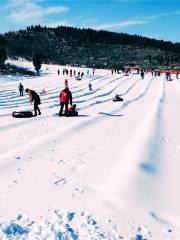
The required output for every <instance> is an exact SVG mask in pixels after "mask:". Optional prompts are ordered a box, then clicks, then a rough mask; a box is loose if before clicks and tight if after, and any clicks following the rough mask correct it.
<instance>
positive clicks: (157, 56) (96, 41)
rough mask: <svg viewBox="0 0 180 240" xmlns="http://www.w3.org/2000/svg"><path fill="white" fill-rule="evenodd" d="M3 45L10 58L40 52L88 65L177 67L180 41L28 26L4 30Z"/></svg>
mask: <svg viewBox="0 0 180 240" xmlns="http://www.w3.org/2000/svg"><path fill="white" fill-rule="evenodd" d="M2 37H5V41H6V48H7V53H8V56H9V57H11V58H16V57H23V58H25V59H29V60H32V56H33V53H34V52H40V54H41V55H42V59H43V61H44V62H45V63H57V64H70V65H73V66H81V65H85V66H87V67H101V68H109V67H118V68H121V67H124V66H127V65H131V66H135V65H138V66H141V67H159V66H160V67H163V68H173V67H178V66H180V44H179V43H175V44H173V43H172V42H166V41H163V40H161V41H159V40H155V39H150V38H146V37H141V36H138V35H128V34H124V33H113V32H107V31H95V30H92V29H77V28H72V27H63V26H60V27H57V28H47V27H41V26H31V27H27V29H26V30H20V31H17V32H8V33H5V34H4V35H3V36H2Z"/></svg>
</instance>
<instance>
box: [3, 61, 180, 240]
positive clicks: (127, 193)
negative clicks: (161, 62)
mask: <svg viewBox="0 0 180 240" xmlns="http://www.w3.org/2000/svg"><path fill="white" fill-rule="evenodd" d="M13 64H17V65H19V66H22V67H27V68H29V69H32V68H33V66H32V63H29V62H23V61H19V62H18V61H17V62H13ZM67 68H69V69H70V67H67ZM58 69H59V70H60V75H58V74H57V70H58ZM62 69H63V67H62V66H57V65H43V66H42V70H41V74H40V76H34V77H25V76H24V77H22V76H21V77H20V76H10V75H9V76H0V136H1V138H0V139H1V141H0V178H1V181H0V239H2V240H5V239H18V240H22V239H24V240H25V239H28V240H35V239H39V240H43V239H48V240H90V239H92V240H95V239H97V240H100V239H106V240H117V239H123V240H130V239H131V240H145V239H146V240H148V239H153V240H161V239H175V240H179V239H180V204H179V203H180V174H179V172H180V161H179V159H180V141H179V130H180V111H179V103H180V80H179V79H176V77H175V76H172V79H173V81H166V79H165V76H164V75H161V76H159V77H155V76H152V75H151V74H150V73H148V74H146V75H145V79H144V80H141V78H140V75H138V74H134V73H132V74H130V75H128V76H125V75H124V74H122V73H121V74H113V75H112V74H111V71H110V70H96V71H95V74H94V75H93V74H92V69H89V74H87V69H85V68H79V69H77V68H76V69H75V70H76V71H80V72H82V71H83V72H84V73H85V75H84V77H83V79H82V80H80V81H78V80H76V79H75V77H74V76H73V77H70V76H66V75H64V76H63V75H62ZM73 70H74V69H73ZM65 78H67V79H68V82H69V84H68V85H69V88H70V90H71V91H72V96H73V103H75V104H77V110H78V112H79V116H77V117H61V118H60V117H58V116H57V115H55V113H58V112H59V93H60V91H61V90H62V89H63V88H64V80H65ZM20 82H21V83H22V84H23V85H24V87H25V88H30V89H33V90H35V91H37V92H38V93H39V94H40V97H41V102H42V104H41V105H40V109H41V112H42V115H40V116H37V117H33V118H29V119H17V118H13V117H12V112H13V111H19V110H32V111H33V105H31V104H30V102H29V99H28V96H27V94H26V93H25V94H24V96H23V97H20V96H19V92H18V85H19V83H20ZM89 83H91V84H92V91H89V88H88V85H89ZM115 94H120V95H121V97H122V98H123V99H124V101H122V102H113V101H112V99H113V97H114V96H115Z"/></svg>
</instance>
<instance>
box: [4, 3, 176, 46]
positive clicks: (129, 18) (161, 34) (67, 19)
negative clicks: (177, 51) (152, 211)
mask: <svg viewBox="0 0 180 240" xmlns="http://www.w3.org/2000/svg"><path fill="white" fill-rule="evenodd" d="M0 16H1V21H0V33H4V32H8V31H14V30H19V29H25V28H26V27H27V26H30V25H38V24H41V25H43V26H45V25H46V26H50V27H56V26H58V25H66V26H73V27H80V28H83V27H85V28H87V27H88V28H93V29H98V30H99V29H103V30H108V31H114V32H125V33H129V34H139V35H143V36H147V37H151V38H156V39H163V40H170V41H173V42H177V41H178V42H180V27H179V25H180V0H168V1H164V0H160V1H156V0H151V1H150V0H0Z"/></svg>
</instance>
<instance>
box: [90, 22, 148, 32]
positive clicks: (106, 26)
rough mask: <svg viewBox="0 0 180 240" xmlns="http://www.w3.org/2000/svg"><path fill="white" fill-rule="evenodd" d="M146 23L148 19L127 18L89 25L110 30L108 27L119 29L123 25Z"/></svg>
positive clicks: (97, 28)
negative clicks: (114, 21)
mask: <svg viewBox="0 0 180 240" xmlns="http://www.w3.org/2000/svg"><path fill="white" fill-rule="evenodd" d="M147 23H149V21H147V20H138V19H128V20H125V21H121V22H116V23H106V24H101V25H97V26H90V27H91V28H93V29H96V30H110V29H121V28H124V27H129V26H133V25H139V24H147Z"/></svg>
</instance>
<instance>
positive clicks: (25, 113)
mask: <svg viewBox="0 0 180 240" xmlns="http://www.w3.org/2000/svg"><path fill="white" fill-rule="evenodd" d="M12 116H13V117H15V118H30V117H33V113H32V112H30V111H21V112H13V113H12Z"/></svg>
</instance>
